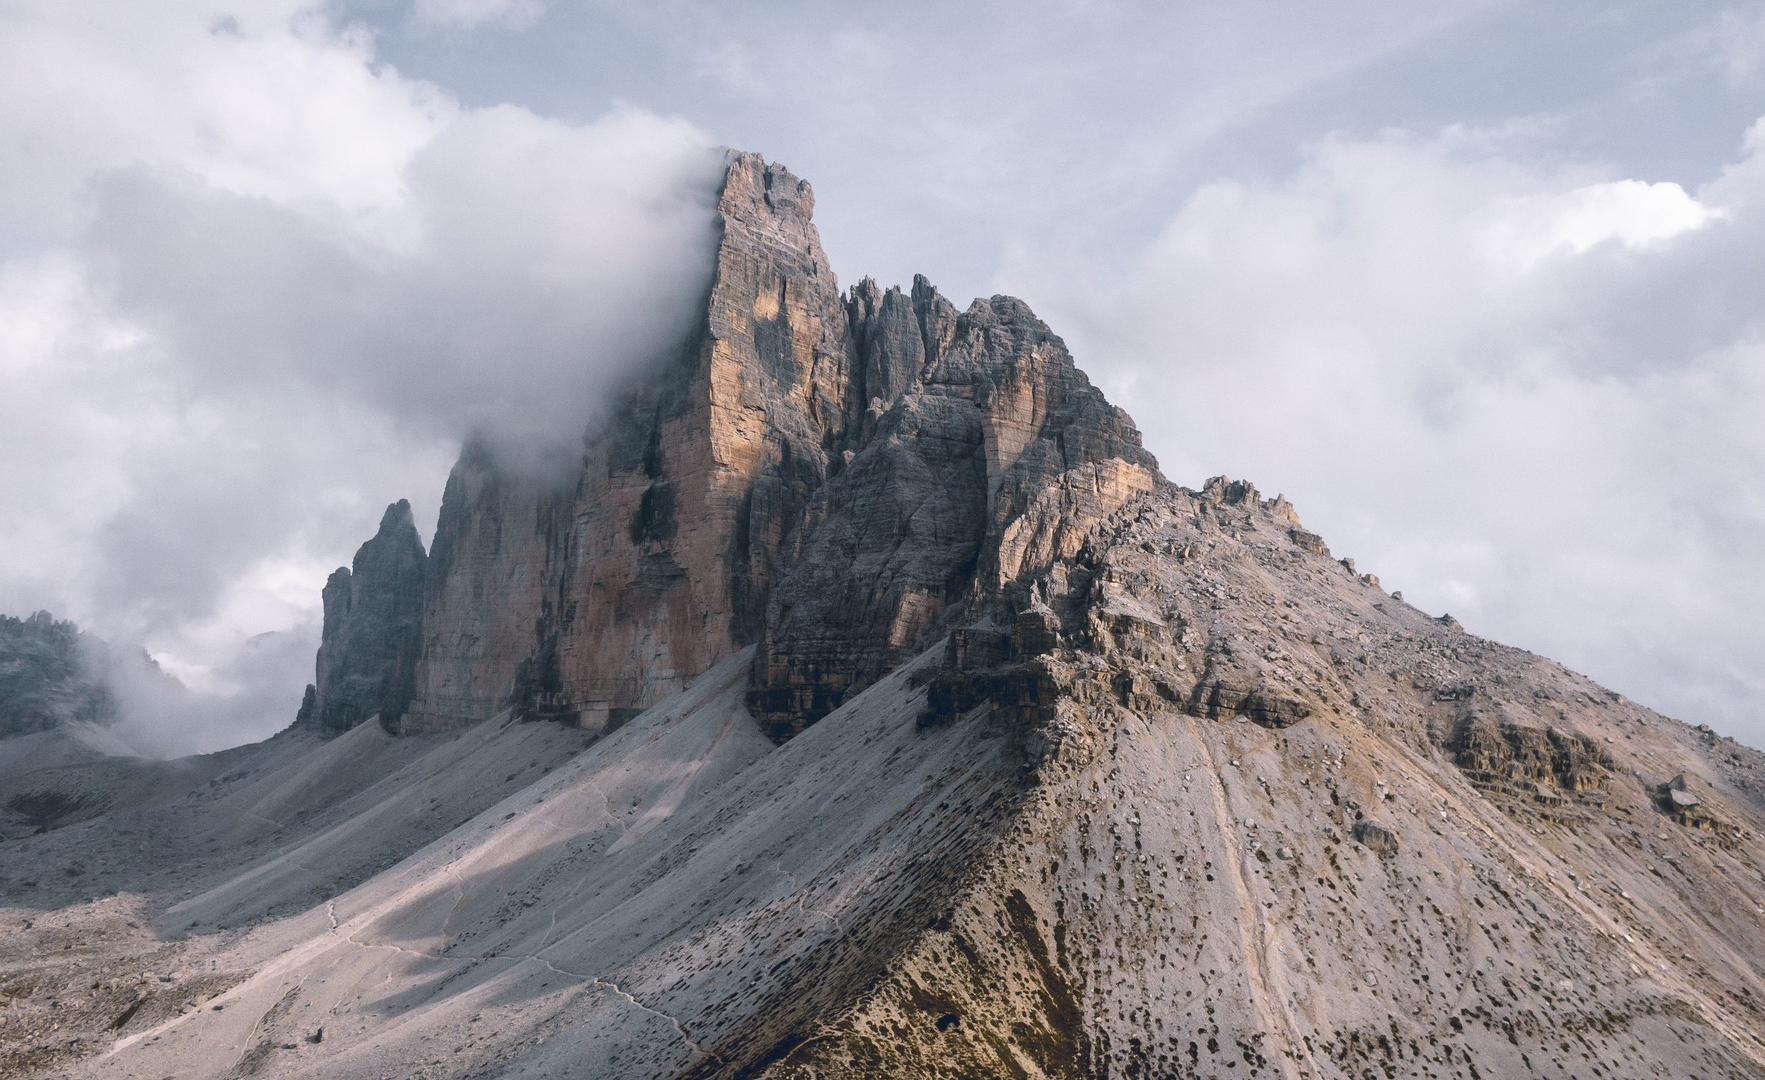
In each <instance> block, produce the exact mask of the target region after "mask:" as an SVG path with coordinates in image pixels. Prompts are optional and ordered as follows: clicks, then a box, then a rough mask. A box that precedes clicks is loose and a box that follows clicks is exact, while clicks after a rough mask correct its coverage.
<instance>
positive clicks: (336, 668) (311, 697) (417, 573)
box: [299, 499, 427, 731]
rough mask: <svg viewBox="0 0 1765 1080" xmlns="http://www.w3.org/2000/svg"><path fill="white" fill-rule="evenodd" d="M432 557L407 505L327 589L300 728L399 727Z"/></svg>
mask: <svg viewBox="0 0 1765 1080" xmlns="http://www.w3.org/2000/svg"><path fill="white" fill-rule="evenodd" d="M426 562H427V559H426V557H425V556H424V554H423V542H422V541H421V540H420V539H419V538H418V537H417V526H416V523H415V522H414V521H413V520H412V519H411V504H410V503H408V502H406V501H405V500H403V499H400V500H399V501H398V502H396V503H393V504H392V505H391V506H388V507H387V508H386V513H385V514H384V515H383V516H382V517H381V519H380V529H379V531H378V532H376V533H375V534H374V537H373V539H371V540H369V541H368V542H367V543H365V544H363V545H362V546H361V547H360V548H359V549H358V550H357V551H356V553H355V563H354V568H353V570H352V569H350V568H347V567H338V568H337V570H336V572H335V573H333V574H332V575H331V577H330V580H328V581H327V582H325V592H324V602H325V625H324V631H323V634H322V636H321V638H320V640H319V656H318V663H317V665H316V666H317V671H316V673H315V675H316V677H315V680H314V684H313V686H311V687H309V688H308V695H307V699H306V700H305V701H303V702H302V704H301V715H300V717H299V719H300V720H302V721H304V722H306V723H311V724H316V725H318V726H320V727H322V728H325V729H328V730H331V731H342V730H345V729H348V728H351V727H354V726H355V725H356V724H359V723H361V722H362V721H363V720H366V719H368V718H369V717H371V716H376V715H378V716H379V717H380V718H381V722H382V723H386V724H392V723H394V722H396V720H397V719H398V717H399V716H400V715H402V714H403V712H404V710H405V707H406V705H407V704H408V703H409V702H410V699H411V676H412V672H413V671H414V670H415V667H416V661H417V649H418V646H419V643H420V641H421V625H422V617H423V577H424V570H425V563H426Z"/></svg>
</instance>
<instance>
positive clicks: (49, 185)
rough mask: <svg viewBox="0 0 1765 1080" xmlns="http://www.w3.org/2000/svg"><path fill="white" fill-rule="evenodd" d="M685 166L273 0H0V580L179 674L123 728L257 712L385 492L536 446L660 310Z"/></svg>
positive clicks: (684, 257)
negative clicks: (486, 442)
mask: <svg viewBox="0 0 1765 1080" xmlns="http://www.w3.org/2000/svg"><path fill="white" fill-rule="evenodd" d="M718 163H719V159H718V157H717V155H716V154H715V152H714V151H713V150H712V148H711V147H710V146H709V144H708V140H707V139H706V137H705V136H704V135H703V134H702V133H700V132H699V131H697V130H696V129H694V128H693V127H691V126H690V125H688V124H685V123H683V122H680V121H675V120H667V119H663V118H660V117H657V116H654V115H652V114H649V113H644V112H641V111H638V110H630V109H626V110H618V111H615V112H613V113H610V114H608V115H607V116H605V117H603V118H601V119H599V120H597V121H595V122H593V123H589V124H583V125H570V124H564V123H559V122H556V121H551V120H546V119H543V118H540V117H538V116H535V115H533V114H532V113H529V112H527V111H525V110H522V109H518V108H513V107H499V108H489V109H472V108H465V107H462V106H460V105H459V104H458V103H456V102H454V101H453V100H451V99H450V98H448V97H447V96H446V95H445V94H443V93H441V92H440V91H439V90H437V89H436V88H435V87H433V86H431V85H428V84H425V83H421V82H415V81H412V80H408V79H405V78H403V77H401V76H400V75H399V74H398V73H397V72H396V71H394V70H392V69H390V68H388V67H385V66H383V65H380V64H377V63H376V62H375V60H374V56H373V53H372V49H371V43H370V42H369V40H368V39H367V38H365V37H364V36H362V35H361V34H359V33H355V32H352V31H338V30H334V29H332V28H330V27H329V26H328V25H327V24H325V23H324V22H322V21H321V20H319V19H318V18H317V17H316V16H314V15H313V14H312V13H311V12H310V11H309V10H308V9H306V8H305V7H304V6H302V5H300V4H296V3H278V2H274V0H263V2H258V3H251V2H246V0H241V2H230V3H229V2H223V0H213V2H209V3H197V2H190V3H170V2H168V3H160V4H155V5H141V6H129V5H125V6H123V7H121V8H117V7H115V6H114V5H99V4H97V3H95V2H86V0H71V2H67V3H56V4H48V3H27V4H20V5H11V6H8V7H7V8H6V9H5V10H4V12H3V13H0V379H3V380H4V383H5V385H6V387H7V393H6V394H5V395H0V489H3V490H5V491H6V493H7V500H6V502H7V505H6V511H7V512H6V514H5V515H3V516H0V610H4V611H19V612H28V611H30V610H33V609H35V608H38V607H47V608H50V609H52V610H54V611H55V612H56V613H57V614H59V615H62V616H64V617H72V618H74V619H76V620H78V621H80V622H81V623H82V624H84V625H87V626H89V627H90V628H92V629H94V630H96V631H97V632H98V633H100V634H101V635H104V636H106V637H109V638H110V639H112V640H113V641H117V642H130V641H141V642H143V643H144V644H146V645H147V646H148V647H149V648H150V649H151V650H153V651H154V652H155V653H156V654H157V655H158V656H159V657H160V658H161V660H162V661H163V663H164V664H165V666H166V667H167V668H168V669H169V670H171V671H172V672H173V673H174V674H176V675H178V676H179V677H180V678H182V679H184V680H185V681H186V682H188V683H189V684H190V685H191V686H192V688H193V689H195V690H196V691H198V692H199V699H198V700H197V701H196V702H195V703H194V704H190V703H186V704H183V705H179V706H177V709H178V710H179V711H180V715H179V716H178V717H172V716H170V715H168V714H167V711H166V708H165V707H163V706H164V703H163V702H160V703H158V704H153V703H143V709H142V711H141V712H140V715H138V716H137V717H136V720H137V721H138V722H137V724H136V725H135V727H134V729H132V731H131V737H133V738H135V739H136V740H137V741H138V742H143V743H147V744H151V745H153V746H154V747H155V748H156V749H161V750H190V749H197V748H201V749H209V748H213V747H214V746H217V745H224V744H225V743H228V742H237V741H241V740H242V739H244V738H248V737H255V736H259V735H263V734H266V733H268V732H269V731H272V730H274V729H275V728H278V727H280V726H282V725H284V724H286V723H287V722H288V720H289V719H290V718H291V716H292V713H293V709H294V708H295V706H296V705H297V704H298V702H299V694H300V687H301V684H302V683H303V682H304V681H306V680H307V679H308V678H310V677H311V662H312V649H313V647H314V646H315V644H316V620H315V615H316V611H315V609H316V607H317V600H318V588H319V586H320V585H321V584H322V582H323V579H324V576H325V574H326V573H327V572H328V571H329V570H330V569H331V568H332V567H334V566H336V565H337V564H338V563H340V562H346V561H348V559H349V557H350V555H351V554H352V553H353V551H354V549H355V546H356V545H357V544H358V543H360V542H361V541H362V540H364V539H366V538H367V536H368V535H369V534H370V533H371V531H372V529H373V527H374V523H375V522H377V521H378V520H379V516H380V512H381V510H382V509H383V508H384V506H385V504H386V503H387V502H390V501H392V500H393V499H396V498H399V497H409V498H411V499H413V501H415V502H416V503H417V504H418V505H419V507H421V509H422V510H423V511H424V512H426V513H427V514H430V515H432V514H433V513H434V512H435V510H436V506H435V500H436V499H437V498H438V497H439V492H440V487H441V482H442V479H443V477H444V476H445V472H446V469H447V467H448V465H449V464H450V462H451V459H452V456H453V454H454V452H455V450H456V448H457V444H458V440H459V438H460V437H461V436H463V435H464V434H465V433H466V432H467V431H468V430H470V429H475V428H489V429H491V430H492V431H493V432H497V431H501V432H504V433H507V432H512V431H519V432H520V433H522V436H523V438H525V439H528V440H532V439H535V438H538V439H540V440H541V441H543V440H545V439H550V440H553V441H562V442H564V443H565V444H568V441H569V440H570V439H571V438H573V437H574V436H575V435H576V434H578V433H579V432H580V430H581V426H582V425H583V424H584V423H585V422H587V421H588V420H589V419H590V418H591V417H592V415H593V414H594V412H595V409H596V407H597V405H598V403H599V398H600V396H601V394H602V393H603V392H604V389H605V387H606V385H607V381H608V380H609V379H611V378H614V377H616V376H617V374H618V373H619V372H621V371H623V370H626V369H628V368H629V367H630V366H631V365H633V364H636V363H640V362H642V361H644V360H646V359H648V358H649V357H650V356H652V355H653V354H655V353H656V352H657V351H658V350H661V349H665V348H667V347H668V346H669V345H671V344H674V343H676V342H677V341H678V340H679V338H680V337H681V336H682V335H683V334H684V333H685V328H686V326H687V324H688V323H689V321H690V319H691V316H692V310H693V304H694V303H695V302H696V301H697V300H698V299H699V293H700V292H701V290H702V289H703V287H704V283H705V280H706V279H707V278H708V275H709V272H710V245H711V242H712V231H711V220H712V213H711V201H712V197H713V195H714V185H715V180H716V176H717V169H718ZM266 634H268V635H270V636H268V637H266V636H264V635H266ZM166 724H172V725H174V728H175V730H171V731H169V732H168V731H167V730H166V729H165V725H166Z"/></svg>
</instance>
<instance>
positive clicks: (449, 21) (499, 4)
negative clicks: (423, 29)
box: [412, 0, 550, 30]
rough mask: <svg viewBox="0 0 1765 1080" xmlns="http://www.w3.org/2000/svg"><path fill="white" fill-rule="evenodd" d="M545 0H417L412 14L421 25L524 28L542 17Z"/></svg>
mask: <svg viewBox="0 0 1765 1080" xmlns="http://www.w3.org/2000/svg"><path fill="white" fill-rule="evenodd" d="M549 6H550V5H549V4H548V3H546V2H545V0H416V3H415V4H414V5H413V7H412V18H413V19H414V20H415V21H416V22H417V24H418V25H419V26H432V27H453V28H456V29H463V30H469V29H472V28H474V27H479V26H485V25H495V26H507V27H510V28H512V29H516V30H523V29H526V28H527V27H529V26H532V25H533V24H534V23H535V22H537V21H539V17H540V16H541V15H544V14H545V10H546V8H547V7H549Z"/></svg>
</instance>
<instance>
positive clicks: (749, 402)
mask: <svg viewBox="0 0 1765 1080" xmlns="http://www.w3.org/2000/svg"><path fill="white" fill-rule="evenodd" d="M813 205H814V199H813V196H812V195H811V193H810V190H809V186H808V184H806V183H805V182H803V181H801V180H798V179H797V178H796V177H795V176H792V175H791V174H790V173H789V172H788V171H787V170H785V169H783V168H781V167H778V166H769V165H767V164H766V163H765V162H764V161H763V160H762V159H760V158H758V157H755V156H752V155H736V156H732V158H731V162H730V165H729V168H728V170H727V173H726V175H725V179H724V187H723V191H722V193H721V196H720V199H719V205H718V210H719V217H720V219H721V223H722V229H723V235H722V238H721V241H720V243H719V246H718V250H717V255H716V263H715V267H714V270H713V274H712V278H711V282H710V289H709V294H708V296H707V300H706V308H705V316H704V322H703V324H702V326H701V329H700V332H699V335H698V337H697V339H696V340H695V341H693V342H691V343H689V344H687V345H685V346H684V347H683V349H682V352H681V354H680V355H679V356H678V357H677V358H676V359H675V360H674V361H673V362H671V363H666V364H663V365H661V366H660V367H659V368H657V369H656V370H654V371H651V372H648V373H646V374H645V375H644V376H642V377H641V378H639V379H637V380H634V381H633V382H632V383H631V384H629V385H628V386H627V387H626V388H625V389H624V391H623V393H622V396H621V400H620V402H619V404H618V406H617V407H616V408H614V409H613V410H612V416H613V419H612V420H611V421H610V423H609V424H608V426H606V427H605V428H603V429H600V430H597V431H596V432H595V433H593V434H592V435H591V437H590V439H589V440H588V442H587V443H586V444H585V447H584V453H583V458H582V467H581V470H580V472H579V473H578V474H577V475H575V476H574V477H571V478H569V479H567V480H564V481H552V482H539V481H534V480H531V479H524V478H521V477H519V476H515V475H512V474H510V473H509V472H508V471H507V470H504V469H501V468H499V466H498V465H497V463H496V462H495V461H494V460H493V459H492V456H491V454H490V452H489V451H488V450H487V449H485V448H484V447H483V446H482V445H473V446H470V447H468V448H467V451H466V453H465V454H464V455H462V457H461V459H460V463H459V464H458V465H457V466H456V467H455V469H454V473H453V476H452V477H451V478H450V479H449V481H448V487H447V492H446V495H445V497H444V499H443V507H442V514H441V522H440V528H439V530H438V532H437V536H436V540H435V545H434V547H435V558H434V560H433V564H432V572H431V574H430V578H429V582H428V588H427V598H426V614H425V619H424V634H423V650H422V660H421V663H420V664H419V666H418V670H417V674H416V697H415V700H414V702H413V704H412V708H411V710H410V712H409V713H408V714H407V716H406V717H405V720H404V722H403V725H402V726H403V728H404V729H405V730H423V729H433V728H446V727H455V726H458V725H460V724H461V723H465V722H469V721H471V720H476V719H482V718H484V717H487V716H489V715H491V714H493V713H494V712H496V711H497V710H498V709H500V708H502V707H504V706H505V705H510V704H512V705H514V706H516V707H517V708H518V709H520V710H521V711H522V712H523V713H524V714H526V715H531V716H549V717H557V718H560V719H568V720H573V721H575V722H577V723H581V724H583V725H585V726H589V727H609V726H615V725H617V724H618V723H619V722H620V721H622V720H623V719H624V718H625V717H627V716H629V715H631V714H632V713H633V712H634V711H637V710H639V709H641V708H643V707H644V706H647V705H649V704H651V703H653V702H655V701H657V700H660V698H662V697H665V696H667V695H668V694H671V693H673V692H675V691H676V690H678V689H680V688H681V687H682V686H683V685H684V684H685V682H686V680H688V679H690V678H691V677H692V676H694V675H697V674H698V673H699V672H701V671H703V670H705V669H706V668H708V667H710V666H711V665H712V664H713V663H715V662H717V661H718V660H720V659H723V658H724V657H726V656H728V655H729V654H730V653H731V652H733V651H735V650H736V649H739V648H741V647H742V646H744V645H746V644H748V643H749V642H751V641H753V640H754V638H755V637H756V636H757V635H758V633H759V627H760V621H761V618H762V617H763V615H764V612H765V602H766V597H767V594H768V592H769V591H770V589H771V586H772V583H773V580H774V578H775V576H776V575H777V573H778V571H779V567H780V561H781V558H782V557H783V555H784V552H785V547H786V541H787V537H788V536H790V535H791V534H792V533H793V531H794V530H795V528H796V526H797V525H798V523H799V522H800V520H801V518H802V515H803V511H804V509H805V507H806V506H807V505H808V504H809V501H810V497H811V495H812V494H813V493H814V492H815V491H816V490H817V489H818V488H819V487H820V486H821V484H822V483H823V481H824V480H825V479H826V476H827V472H828V464H829V458H830V453H832V452H833V448H834V447H835V445H836V444H837V443H838V441H839V439H840V437H841V433H842V431H843V428H844V425H845V423H846V411H845V406H846V404H847V401H848V397H849V390H848V386H847V371H848V362H849V358H848V349H847V341H846V337H847V334H846V308H845V304H844V303H843V301H842V299H841V297H840V293H839V285H838V282H837V281H836V279H835V278H834V276H833V274H832V272H831V271H829V270H828V268H827V260H826V258H825V256H823V254H822V252H821V244H820V240H819V238H818V237H817V234H816V231H815V227H814V225H813V224H811V222H810V211H811V209H812V208H813Z"/></svg>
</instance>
